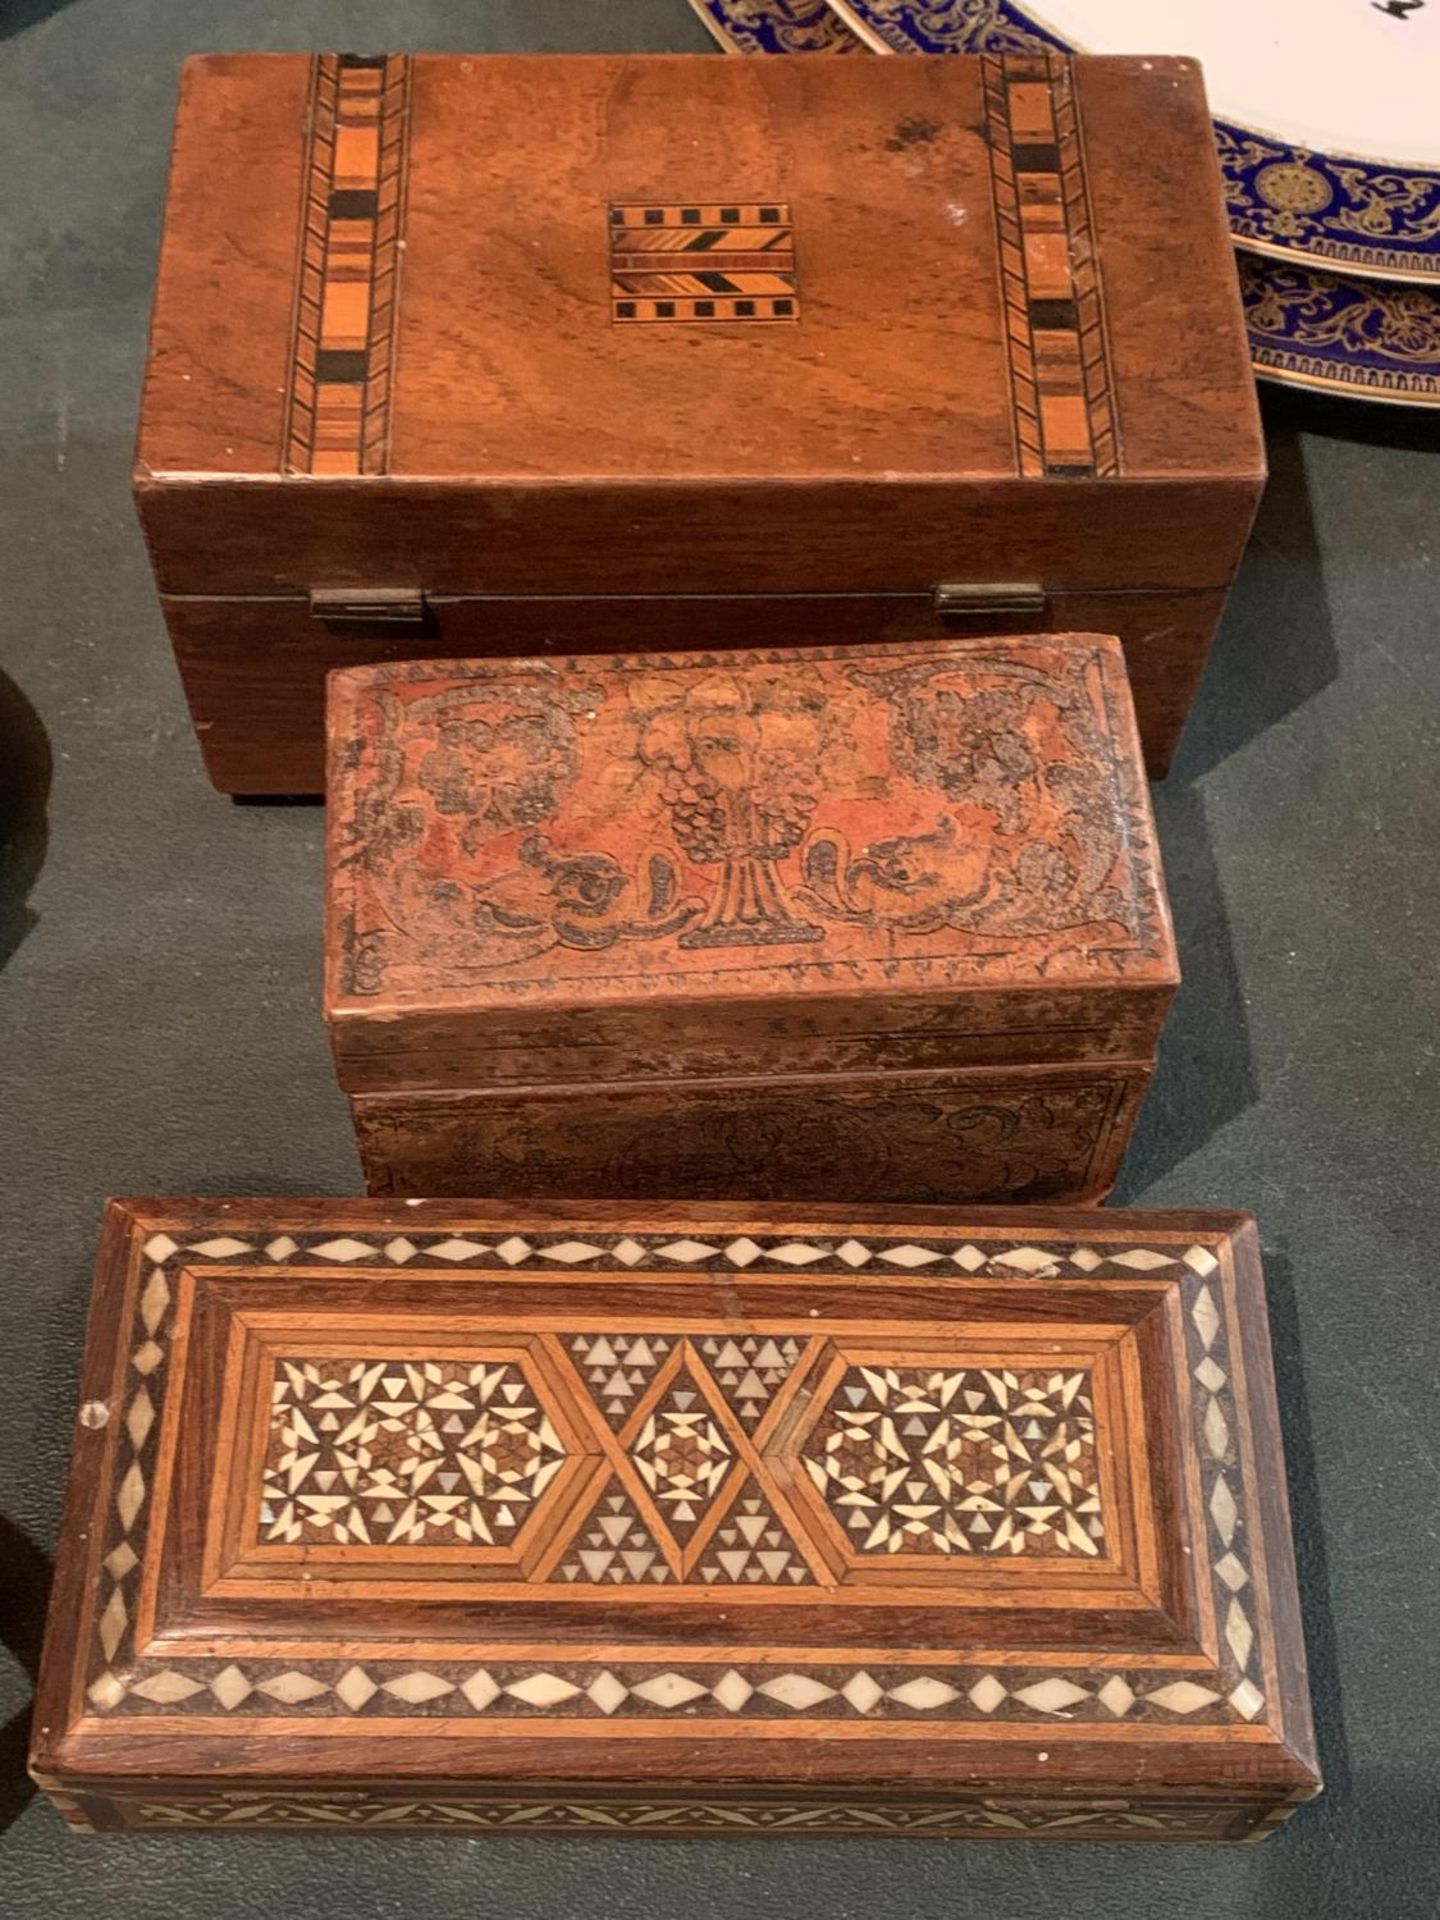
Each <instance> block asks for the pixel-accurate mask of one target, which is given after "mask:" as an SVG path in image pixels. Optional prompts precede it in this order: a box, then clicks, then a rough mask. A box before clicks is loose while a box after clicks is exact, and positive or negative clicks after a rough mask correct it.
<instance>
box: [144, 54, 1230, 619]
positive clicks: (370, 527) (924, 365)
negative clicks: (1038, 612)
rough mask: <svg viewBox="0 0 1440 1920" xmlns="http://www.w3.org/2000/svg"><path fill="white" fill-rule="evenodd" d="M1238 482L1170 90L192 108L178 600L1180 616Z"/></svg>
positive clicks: (259, 61) (902, 89) (246, 85)
mask: <svg viewBox="0 0 1440 1920" xmlns="http://www.w3.org/2000/svg"><path fill="white" fill-rule="evenodd" d="M238 180H243V181H244V191H243V192H239V191H237V188H236V182H237V181H238ZM1263 464H1264V463H1263V453H1262V447H1261V440H1260V431H1259V424H1258V416H1257V412H1256V406H1255V398H1254V390H1253V380H1252V376H1251V373H1250V367H1249V361H1248V357H1247V354H1246V348H1245V338H1244V330H1243V323H1242V317H1241V310H1240V303H1239V296H1238V291H1237V287H1236V281H1235V269H1234V264H1233V258H1232V252H1231V246H1230V240H1229V235H1228V232H1227V229H1226V225H1225V219H1224V214H1223V209H1222V206H1221V200H1220V189H1219V176H1218V174H1217V171H1216V168H1215V160H1214V150H1213V145H1212V140H1211V132H1210V122H1209V119H1208V116H1207V112H1206V107H1205V100H1204V94H1203V89H1202V86H1201V81H1200V75H1199V70H1198V68H1197V67H1196V66H1195V64H1194V63H1193V62H1191V61H1186V60H1169V59H1153V60H1144V61H1142V60H1139V59H1114V58H1109V59H1086V58H1082V59H1078V60H1076V61H1074V62H1073V63H1070V62H1067V61H1064V60H1062V59H1060V58H1058V57H1052V56H1048V55H1044V54H1025V55H1012V56H1006V57H1004V58H986V59H976V58H969V57H957V58H946V59H911V60H894V61H887V62H885V63H884V64H883V65H882V64H881V63H879V62H869V61H867V62H860V63H857V62H854V61H827V60H804V61H802V60H791V61H786V60H755V61H739V60H736V61H726V60H721V59H716V58H711V57H696V56H691V57H685V56H638V57H637V56H625V57H613V56H602V57H588V58H556V57H549V56H539V57H537V56H528V57H527V56H517V57H510V56H506V57H492V58H462V57H460V56H433V57H418V58H409V57H392V58H389V59H384V58H377V59H361V58H357V57H351V56H343V57H340V56H323V57H318V58H314V59H312V58H309V57H306V56H301V55H251V54H244V55H227V56H204V57H202V58H199V59H196V60H193V61H191V62H190V63H189V64H188V65H187V67H186V69H185V75H184V80H183V84H182V88H181V98H180V107H179V119H178V126H177V132H176V143H175V151H174V162H173V171H172V176H171V183H170V198H169V206H168V213H167V219H166V225H165V236H164V242H163V247H162V252H161V259H160V268H159V280H158V286H157V291H156V300H155V311H154V322H153V330H152V336H151V344H150V358H149V365H148V372H147V378H146V385H145V395H144V403H143V414H142V421H141V427H140V437H139V447H138V467H137V484H138V486H139V489H140V494H141V503H142V510H143V513H144V517H145V522H146V527H147V531H148V532H149V535H150V540H151V546H152V550H153V553H154V557H155V560H156V564H157V568H158V571H159V575H160V580H161V584H162V586H163V587H165V588H166V589H168V590H169V591H171V592H175V593H215V592H258V593H267V592H277V591H292V592H303V591H306V590H308V589H310V588H331V587H333V588H341V587H361V586H370V587H394V588H402V587H421V588H424V589H426V590H428V591H430V592H433V593H437V594H445V593H474V592H491V593H514V592H521V593H525V592H537V591H543V592H547V593H551V594H565V593H597V592H609V593H645V592H660V591H666V592H732V593H733V592H761V591H771V590H780V591H785V590H790V591H807V590H818V591H841V590H846V591H866V590H884V591H916V590H928V589H929V588H930V586H931V585H933V584H934V583H937V582H940V581H961V582H970V583H975V582H978V581H994V580H996V579H1001V580H1006V581H1016V580H1021V581H1025V580H1031V581H1038V582H1039V583H1040V584H1041V585H1044V586H1048V587H1050V588H1059V587H1063V586H1070V587H1074V588H1079V587H1091V588H1094V587H1117V588H1118V587H1130V588H1142V587H1146V588H1152V589H1153V588H1155V587H1206V588H1215V587H1218V586H1223V585H1224V584H1226V582H1227V581H1228V579H1229V577H1230V574H1231V572H1232V570H1233V567H1234V564H1235V561H1236V559H1237V558H1238V555H1239V551H1240V548H1241V545H1242V544H1243V540H1244V537H1245V533H1246V531H1247V528H1248V522H1249V517H1250V512H1251V509H1252V507H1253V503H1254V499H1255V496H1256V493H1257V491H1258V486H1259V481H1260V476H1261V475H1262V473H1263ZM997 567H999V568H1000V569H1001V571H1000V572H999V573H998V574H997V571H996V569H997ZM1016 569H1018V571H1016Z"/></svg>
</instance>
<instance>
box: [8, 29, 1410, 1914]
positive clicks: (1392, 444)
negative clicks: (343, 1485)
mask: <svg viewBox="0 0 1440 1920" xmlns="http://www.w3.org/2000/svg"><path fill="white" fill-rule="evenodd" d="M336 45H339V46H359V47H364V48H380V47H397V48H401V47H411V46H414V47H431V48H446V47H448V48H466V49H469V50H498V49H504V48H518V47H530V48H535V49H572V50H583V49H592V50H595V49H601V48H647V47H649V48H670V49H675V50H685V49H693V50H695V51H700V50H702V49H704V48H705V47H706V46H707V45H708V42H707V41H706V39H705V37H704V35H703V33H702V31H701V29H700V28H699V26H698V25H697V24H696V23H695V21H694V20H693V18H692V17H691V15H690V14H689V13H688V11H687V10H686V8H685V6H684V5H683V0H608V3H598V0H529V4H528V5H523V4H497V3H493V0H492V3H487V0H474V4H472V5H469V6H463V5H459V4H447V3H446V0H414V4H412V5H411V6H410V7H409V8H408V9H406V10H404V12H403V13H397V12H396V11H395V10H394V9H393V8H391V7H385V6H380V5H377V4H374V0H364V3H363V4H356V5H352V6H341V5H339V4H335V3H328V4H327V0H293V3H292V4H291V5H289V6H286V7H280V6H278V5H272V4H264V3H263V0H231V4H229V5H228V6H226V7H225V8H223V9H222V8H216V7H205V6H202V5H200V4H198V0H148V4H146V5H144V6H137V5H134V4H131V5H128V6H125V5H117V4H115V0H109V4H107V3H106V0H74V4H72V5H69V6H63V5H57V4H55V0H8V5H7V6H0V180H3V182H4V196H3V201H0V363H3V369H4V378H3V380H0V554H3V599H0V665H3V673H0V806H3V809H4V816H5V828H4V850H3V868H0V879H3V888H0V913H3V924H0V960H3V961H4V963H5V964H4V971H3V973H0V1148H3V1150H0V1214H3V1220H4V1241H3V1245H4V1276H3V1286H0V1324H3V1336H0V1338H3V1348H0V1350H3V1353H4V1356H5V1364H6V1369H7V1377H8V1378H9V1380H10V1382H11V1386H10V1388H9V1390H8V1391H9V1399H8V1403H7V1409H6V1413H5V1417H4V1419H3V1421H0V1512H3V1515H4V1519H3V1522H0V1605H3V1609H4V1613H3V1623H0V1624H3V1638H4V1641H5V1644H6V1647H7V1648H8V1649H9V1651H8V1652H6V1653H4V1654H0V1720H8V1727H7V1728H6V1731H5V1732H4V1734H3V1737H0V1823H3V1826H4V1831H3V1833H0V1907H4V1908H5V1910H7V1911H9V1912H13V1913H16V1914H21V1915H27V1916H28V1915H31V1914H35V1915H39V1914H44V1915H47V1916H53V1920H68V1916H71V1915H74V1916H81V1915H85V1916H88V1915H90V1914H92V1913H93V1912H94V1911H95V1910H96V1908H97V1906H98V1907H99V1909H100V1910H101V1911H103V1912H105V1913H107V1914H112V1915H115V1916H117V1920H119V1917H124V1916H132V1915H134V1916H141V1915H152V1914H156V1913H167V1914H171V1915H174V1916H175V1917H176V1920H188V1916H191V1915H194V1916H197V1920H198V1916H202V1915H203V1916H215V1920H224V1917H226V1916H237V1917H238V1916H246V1915H251V1914H255V1915H259V1914H266V1915H284V1916H286V1917H287V1920H305V1917H306V1916H311V1915H317V1916H318V1915H334V1914H340V1913H345V1914H354V1915H358V1916H368V1915H387V1914H405V1915H408V1914H412V1913H426V1914H430V1915H432V1916H435V1920H445V1917H446V1916H450V1915H455V1916H460V1915H465V1916H471V1917H474V1920H489V1917H490V1916H494V1917H495V1920H502V1916H503V1920H530V1917H531V1916H534V1917H535V1920H541V1917H542V1916H543V1917H546V1920H548V1917H552V1916H556V1915H565V1914H572V1913H573V1914H594V1915H598V1916H610V1915H615V1916H620V1915H624V1916H627V1920H634V1917H635V1916H643V1915H661V1916H668V1915H672V1914H675V1913H679V1912H683V1911H688V1910H691V1909H694V1910H697V1911H701V1912H704V1913H706V1914H707V1915H712V1916H714V1917H715V1920H729V1916H736V1917H737V1920H738V1917H739V1916H746V1917H747V1920H748V1917H749V1916H752V1915H754V1914H755V1913H757V1912H759V1911H762V1910H764V1911H768V1912H771V1913H774V1914H777V1915H786V1916H805V1917H806V1920H808V1917H809V1916H816V1920H821V1917H822V1916H823V1920H852V1917H855V1920H858V1917H859V1916H869V1915H872V1914H890V1913H896V1914H904V1915H906V1916H907V1920H928V1917H929V1916H935V1917H936V1920H939V1917H940V1916H945V1920H966V1917H968V1916H972V1915H973V1916H976V1917H977V1920H979V1916H984V1920H1032V1916H1033V1917H1036V1920H1038V1916H1042V1915H1043V1916H1046V1920H1054V1917H1055V1916H1066V1917H1067V1920H1069V1917H1072V1916H1073V1917H1075V1920H1083V1917H1085V1916H1091V1915H1108V1914H1125V1915H1128V1916H1137V1917H1140V1920H1145V1917H1148V1916H1151V1915H1155V1916H1161V1915H1171V1914H1173V1913H1175V1912H1177V1911H1185V1910H1192V1911H1197V1912H1199V1911H1204V1912H1207V1913H1213V1914H1223V1915H1225V1916H1227V1917H1228V1920H1248V1917H1249V1916H1257V1915H1265V1916H1281V1917H1283V1916H1289V1915H1306V1916H1314V1915H1336V1916H1344V1917H1345V1920H1351V1917H1352V1916H1353V1917H1354V1920H1360V1917H1361V1916H1364V1917H1365V1920H1370V1916H1376V1917H1377V1920H1395V1917H1401V1920H1403V1917H1405V1916H1411V1915H1414V1916H1428V1915H1432V1914H1434V1913H1435V1912H1436V1911H1437V1909H1440V1832H1437V1790H1440V1736H1437V1731H1436V1726H1437V1714H1436V1704H1437V1699H1440V1656H1437V1650H1436V1649H1437V1632H1436V1629H1437V1618H1436V1613H1437V1609H1436V1593H1437V1591H1440V1505H1437V1477H1440V1476H1437V1452H1440V1423H1437V1421H1436V1418H1435V1410H1434V1409H1435V1385H1434V1383H1435V1376H1436V1363H1437V1359H1440V1342H1437V1337H1436V1331H1435V1324H1436V1312H1437V1300H1436V1285H1437V1281H1436V1273H1437V1259H1440V1245H1437V1234H1440V1223H1437V1219H1436V1193H1437V1177H1440V1165H1437V1151H1436V1148H1437V1139H1440V1123H1437V1113H1436V1100H1435V1091H1436V1089H1435V1048H1436V1038H1437V992H1436V957H1435V955H1436V946H1437V939H1440V889H1437V860H1436V853H1437V846H1440V805H1437V755H1436V748H1437V731H1440V728H1437V704H1440V649H1437V645H1436V611H1435V609H1436V593H1437V567H1436V548H1437V529H1440V462H1437V461H1436V459H1435V458H1434V454H1435V451H1436V449H1437V441H1440V436H1437V432H1436V428H1435V423H1429V422H1426V421H1425V420H1423V419H1419V418H1416V417H1414V416H1407V415H1404V414H1401V413H1397V412H1385V411H1383V410H1358V409H1353V408H1347V407H1345V406H1344V405H1342V404H1332V405H1326V404H1324V403H1320V402H1316V401H1313V400H1306V399H1304V398H1303V397H1300V396H1293V395H1272V396H1271V397H1270V398H1269V400H1268V401H1267V418H1268V425H1269V430H1270V447H1271V458H1272V463H1273V469H1274V479H1273V483H1272V486H1271V490H1270V493H1269V496H1268V497H1267V500H1266V504H1265V506H1264V509H1263V511H1262V514H1261V519H1260V525H1259V529H1258V532H1257V534H1256V538H1255V542H1254V545H1253V548H1252V550H1251V553H1250V555H1249V558H1248V560H1247V562H1246V565H1245V569H1244V573H1243V577H1242V580H1241V583H1240V586H1239V589H1238V591H1237V593H1236V595H1235V598H1234V602H1233V605H1232V608H1231V611H1230V613H1229V616H1228V618H1227V621H1226V624H1225V629H1224V632H1223V635H1222V638H1221V641H1220V643H1219V646H1218V648H1217V651H1216V655H1215V657H1214V660H1213V662H1212V666H1211V669H1210V672H1209V674H1208V677H1207V680H1206V683H1205V686H1204V690H1203V694H1202V699H1201V704H1200V707H1199V709H1198V710H1197V712H1196V715H1195V717H1194V720H1193V722H1192V724H1191V728H1190V731H1189V733H1188V735H1187V738H1186V742H1185V746H1184V750H1183V753H1182V756H1181V760H1180V763H1179V765H1178V767H1177V769H1176V772H1175V774H1174V775H1173V777H1172V778H1171V780H1170V781H1169V783H1168V784H1167V785H1166V787H1165V788H1164V789H1163V790H1161V791H1159V793H1158V794H1157V806H1158V812H1159V818H1160V826H1161V832H1162V836H1163V839H1164V845H1165V852H1166V856H1167V861H1168V867H1169V876H1170V883H1171V890H1172V893H1173V896H1174V901H1175V910H1176V918H1177V922H1178V926H1179V933H1180V941H1181V949H1182V957H1183V960H1184V965H1185V971H1186V983H1185V987H1184V989H1183V991H1182V993H1181V996H1180V999H1179V1001H1178V1003H1177V1007H1176V1011H1175V1014H1174V1017H1173V1020H1172V1023H1171V1026H1170V1029H1169V1031H1168V1033H1167V1036H1166V1040H1165V1044H1164V1050H1163V1056H1162V1064H1161V1069H1160V1073H1159V1076H1158V1080H1157V1084H1156V1087H1155V1090H1154V1093H1153V1095H1152V1097H1151V1099H1150V1101H1149V1104H1148V1106H1147V1108H1146V1111H1145V1114H1144V1117H1143V1121H1142V1125H1141V1129H1140V1133H1139V1137H1138V1138H1137V1140H1136V1142H1135V1145H1134V1148H1133V1150H1132V1152H1131V1155H1130V1159H1129V1162H1128V1165H1127V1168H1126V1171H1125V1175H1124V1178H1123V1183H1122V1188H1121V1191H1120V1192H1119V1193H1118V1194H1117V1196H1116V1197H1117V1199H1120V1200H1123V1201H1128V1202H1134V1203H1143V1204H1154V1205H1201V1204H1222V1205H1226V1206H1247V1207H1253V1208H1254V1209H1255V1210H1256V1211H1257V1213H1258V1214H1259V1215H1260V1219H1261V1224H1262V1228H1263V1232H1264V1237H1265V1244H1266V1248H1267V1258H1268V1277H1269V1286H1270V1295H1271V1305H1272V1313H1273V1318H1274V1331H1275V1342H1276V1358H1277V1363H1278V1371H1279V1379H1280V1389H1281V1396H1282V1404H1283V1411H1284V1415H1285V1420H1286V1431H1287V1441H1288V1449H1289V1471H1290V1479H1291V1487H1292V1497H1293V1500H1294V1505H1295V1514H1296V1524H1297V1532H1298V1538H1299V1557H1300V1568H1301V1576H1302V1580H1303V1583H1304V1589H1305V1612H1306V1627H1307V1633H1308V1637H1309V1649H1310V1658H1311V1663H1312V1674H1313V1681H1314V1691H1315V1700H1316V1708H1317V1713H1318V1717H1319V1724H1320V1733H1321V1744H1322V1750H1323V1758H1324V1763H1325V1767H1326V1770H1327V1774H1328V1777H1329V1788H1328V1792H1327V1794H1326V1796H1325V1798H1324V1799H1323V1800H1322V1801H1320V1802H1319V1803H1318V1804H1316V1805H1315V1806H1313V1807H1310V1808H1307V1809H1305V1810H1302V1812H1301V1813H1300V1814H1299V1815H1298V1816H1297V1817H1296V1818H1295V1819H1294V1821H1293V1822H1292V1823H1291V1825H1290V1826H1289V1827H1288V1828H1287V1829H1286V1830H1285V1831H1284V1832H1283V1833H1281V1834H1280V1835H1279V1836H1278V1837H1277V1838H1275V1839H1273V1840H1270V1841H1268V1842H1267V1843H1265V1844H1264V1845H1263V1846H1260V1847H1258V1848H1249V1849H1241V1850H1236V1851H1226V1852H1210V1851H1202V1850H1198V1849H1193V1848H1177V1849H1173V1850H1163V1849H1155V1850H1145V1849H1129V1850H1121V1849H1114V1848H1110V1849H1089V1848H1072V1849H1059V1848H1055V1849H1050V1850H1046V1849H1044V1848H1040V1847H1036V1846H1031V1845H1025V1846H1013V1847H1012V1846H1008V1845H1007V1846H993V1845H988V1846H987V1845H984V1844H968V1845H967V1844H963V1843H951V1844H949V1845H945V1844H938V1843H932V1844H928V1845H927V1844H922V1843H916V1842H905V1841H888V1842H885V1841H876V1842H862V1841H847V1842H826V1841H820V1840H805V1841H790V1842H783V1841H756V1842H746V1843H739V1844H736V1843H729V1844H725V1843H719V1842H713V1843H712V1842H698V1841H696V1842H692V1841H679V1840H672V1841H669V1842H665V1843H647V1842H639V1841H602V1840H594V1841H591V1840H584V1841H578V1840H552V1841H546V1840H538V1839H536V1840H524V1839H504V1840H479V1841H466V1840H461V1839H451V1838H443V1839H442V1838H414V1839H405V1838H391V1839H386V1840H376V1839H331V1838H321V1839H307V1838H300V1837H248V1838H243V1839H241V1838H233V1839H221V1838H203V1839H184V1840H181V1839H158V1838H157V1839H111V1840H94V1839H91V1840H86V1839H82V1838H79V1837H76V1836H72V1835H71V1834H69V1833H68V1832H66V1831H65V1830H64V1829H63V1828H62V1826H61V1824H60V1822H59V1820H58V1819H57V1818H56V1816H55V1815H54V1814H52V1813H51V1812H50V1810H49V1809H48V1807H47V1806H46V1805H44V1804H43V1803H42V1802H40V1801H38V1800H35V1799H33V1798H31V1797H30V1796H29V1794H28V1790H27V1788H26V1785H25V1782H24V1778H23V1772H22V1765H23V1751H24V1743H25V1730H26V1703H27V1699H28V1694H29V1679H28V1677H27V1669H29V1668H31V1667H32V1666H33V1663H34V1659H35V1656H36V1653H37V1649H38V1641H39V1636H40V1630H41V1623H42V1617H43V1609H44V1603H45V1594H46V1587H47V1584H48V1577H49V1559H50V1553H51V1548H52V1543H53V1538H54V1530H55V1527H56V1523H57V1518H58V1513H59V1507H60V1500H61V1491H62V1484H63V1476H64V1469H65V1462H66V1457H67V1453H68V1447H69V1430H70V1423H71V1419H72V1414H73V1389H74V1379H75V1371H76V1366H77V1362H78V1354H79V1342H80V1335H81V1326H82V1315H83V1310H84V1303H85V1298H86V1294H87V1289H88V1284H89V1267H90V1260H91V1254H92V1248H93V1242H94V1235H95V1230H96V1225H97V1220H98V1213H99V1207H100V1203H101V1200H102V1197H103V1196H104V1195H105V1194H106V1193H107V1192H110V1191H125V1190H130V1191H147V1190H148V1191H161V1192H163V1191H171V1192H177V1193H184V1192H210V1193H224V1192H235V1193H287V1194H301V1193H324V1192H333V1193H346V1192H354V1191H356V1190H357V1185H358V1176H357V1169H356V1163H355V1158H354V1153H353V1150H352V1146H351V1143H350V1140H349V1138H348V1136H347V1128H346V1120H345V1114H344V1110H343V1108H342V1105H341V1102H340V1099H339V1097H338V1095H337V1093H336V1092H335V1089H334V1084H333V1081H332V1077H331V1073H330V1067H329V1061H328V1056H327V1052H326V1047H325V1042H324V1036H323V1033H322V1030H321V1025H320V1021H319V1016H318V1007H317V999H318V981H319V958H320V919H319V909H320V842H321V828H322V815H321V813H320V811H319V810H318V809H317V808H314V807H237V806H234V805H232V804H231V803H229V802H227V801H225V800H222V799H220V798H219V797H217V796H216V795H215V794H214V793H213V792H211V790H210V789H209V787H208V785H207V784H206V783H205V781H204V779H203V776H202V774H201V771H200V765H199V760H198V757H197V754H196V750H195V747H194V744H193V742H192V739H191V736H190V732H189V728H188V725H187V722H186V719H185V714H184V710H183V705H182V701H181V698H180V693H179V688H178V685H177V683H176V680H175V677H174V673H173V670H172V667H171V664H170V659H169V655H168V651H167V648H166V644H165V638H164V634H163V630H162V627H161V623H160V619H159V616H158V613H157V610H156V606H155V602H154V599H153V597H152V593H151V588H150V582H149V578H148V574H147V569H146V562H145V556H144V552H143V550H142V547H141V543H140V539H139V537H138V534H137V532H136V529H135V525H134V522H133V519H132V515H131V511H130V506H129V500H128V492H127V488H128V478H127V469H128V461H129V450H130V440H131V432H132V423H133V415H134V410H135V402H136V389H137V380H138V372H139V367H140V360H141V353H142V346H143V337H144V326H145V318H146V310H147V303H148V294H149V282H150V276H151V272H152V267H153V261H154V250H155V240H156V232H157V225H158V219H159V212H160V206H161V198H162V192H163V184H164V166H165V154H166V146H167V140H168V130H169V121H170V115H171V107H172V99H173V87H174V73H175V67H176V64H177V62H178V61H179V59H180V58H181V57H182V56H183V55H184V54H185V53H186V52H188V51H191V50H193V49H196V48H207V47H210V48H214V47H222V46H223V47H234V48H238V47H266V48H285V47H294V48H303V47H311V46H321V47H325V46H336Z"/></svg>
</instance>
